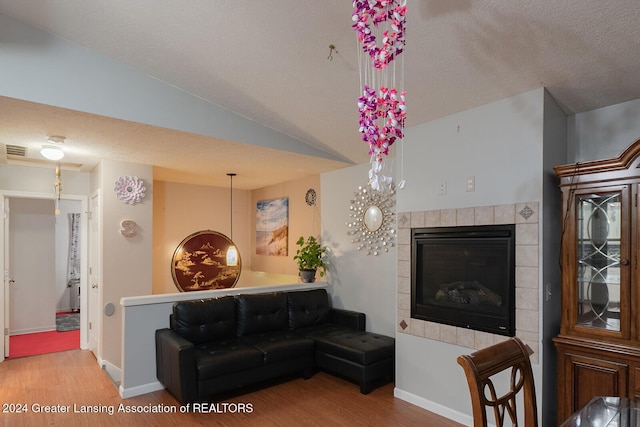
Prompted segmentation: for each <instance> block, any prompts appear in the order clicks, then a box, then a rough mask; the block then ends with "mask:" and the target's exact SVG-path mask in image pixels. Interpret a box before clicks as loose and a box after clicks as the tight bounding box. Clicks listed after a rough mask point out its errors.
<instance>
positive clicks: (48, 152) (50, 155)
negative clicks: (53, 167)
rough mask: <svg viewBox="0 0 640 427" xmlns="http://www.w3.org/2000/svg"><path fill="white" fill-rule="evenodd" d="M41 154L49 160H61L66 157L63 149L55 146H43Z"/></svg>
mask: <svg viewBox="0 0 640 427" xmlns="http://www.w3.org/2000/svg"><path fill="white" fill-rule="evenodd" d="M40 154H42V156H43V157H44V158H46V159H49V160H60V159H62V158H63V157H64V151H62V148H60V147H56V146H54V145H43V146H42V149H41V150H40Z"/></svg>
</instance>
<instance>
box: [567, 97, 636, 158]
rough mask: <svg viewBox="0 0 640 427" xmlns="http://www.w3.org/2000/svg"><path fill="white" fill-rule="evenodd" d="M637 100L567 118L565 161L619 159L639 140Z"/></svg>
mask: <svg viewBox="0 0 640 427" xmlns="http://www.w3.org/2000/svg"><path fill="white" fill-rule="evenodd" d="M638 118H640V99H636V100H633V101H628V102H623V103H621V104H616V105H611V106H608V107H604V108H599V109H597V110H593V111H588V112H585V113H580V114H576V115H575V116H571V117H569V121H568V122H569V127H568V141H569V153H568V159H569V161H568V162H586V161H589V160H600V159H609V158H614V157H618V156H619V155H620V153H622V151H624V150H625V149H626V148H627V147H628V146H629V145H631V144H632V143H633V142H635V141H636V140H638V138H640V120H638Z"/></svg>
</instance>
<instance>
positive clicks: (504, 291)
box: [411, 224, 515, 336]
mask: <svg viewBox="0 0 640 427" xmlns="http://www.w3.org/2000/svg"><path fill="white" fill-rule="evenodd" d="M411 317H412V318H415V319H421V320H426V321H430V322H437V323H442V324H446V325H453V326H458V327H463V328H469V329H473V330H477V331H484V332H489V333H494V334H499V335H506V336H514V335H515V226H514V225H511V224H509V225H484V226H462V227H434V228H412V229H411Z"/></svg>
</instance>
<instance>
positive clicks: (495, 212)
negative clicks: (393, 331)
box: [397, 202, 539, 363]
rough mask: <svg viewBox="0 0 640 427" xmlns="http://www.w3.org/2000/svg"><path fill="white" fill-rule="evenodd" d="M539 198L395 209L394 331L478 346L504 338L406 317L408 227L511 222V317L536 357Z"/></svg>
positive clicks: (408, 305) (408, 307) (536, 358)
mask: <svg viewBox="0 0 640 427" xmlns="http://www.w3.org/2000/svg"><path fill="white" fill-rule="evenodd" d="M538 206H539V204H538V202H528V203H517V204H507V205H495V206H478V207H468V208H459V209H443V210H433V211H414V212H399V213H398V215H397V220H398V256H397V263H398V264H397V275H398V277H397V284H398V286H397V289H398V295H397V301H398V310H397V313H398V319H397V332H398V333H402V334H409V335H413V336H416V337H423V338H426V339H430V340H435V341H441V342H446V343H449V344H455V345H458V346H462V347H467V348H471V349H481V348H484V347H487V346H489V345H492V344H494V343H497V342H500V341H503V340H505V339H507V337H506V336H504V335H499V334H493V333H489V332H482V331H477V330H472V329H468V328H465V327H459V326H452V325H447V324H441V323H436V322H432V321H425V320H420V319H415V318H412V317H411V271H412V268H411V230H412V229H416V228H423V227H463V226H481V225H507V224H513V225H515V230H516V232H515V236H516V242H515V321H516V327H515V330H516V336H518V337H519V338H520V339H522V340H523V341H524V342H525V343H526V344H527V345H529V346H530V347H531V348H532V349H533V351H534V353H533V355H532V356H531V361H532V363H539V356H538V354H539V351H538V350H539V344H538V343H539V330H538V325H539V278H538V274H539V273H538V272H539V255H538V254H539V238H538V236H539V229H538V227H539V221H538Z"/></svg>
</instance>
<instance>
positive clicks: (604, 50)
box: [0, 0, 640, 188]
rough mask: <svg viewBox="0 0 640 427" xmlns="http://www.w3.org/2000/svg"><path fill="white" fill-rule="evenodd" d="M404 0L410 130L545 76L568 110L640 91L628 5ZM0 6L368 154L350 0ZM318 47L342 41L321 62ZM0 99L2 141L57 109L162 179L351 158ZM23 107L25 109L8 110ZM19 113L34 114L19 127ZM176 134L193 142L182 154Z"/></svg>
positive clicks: (261, 115) (272, 174)
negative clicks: (214, 141)
mask: <svg viewBox="0 0 640 427" xmlns="http://www.w3.org/2000/svg"><path fill="white" fill-rule="evenodd" d="M407 7H408V12H407V47H406V50H405V53H404V55H403V59H404V88H405V90H406V91H407V115H408V116H407V126H413V125H417V124H420V123H424V122H427V121H430V120H434V119H437V118H440V117H443V116H447V115H450V114H453V113H456V112H459V111H463V110H466V109H469V108H473V107H476V106H479V105H483V104H486V103H489V102H493V101H496V100H499V99H503V98H506V97H509V96H512V95H515V94H518V93H522V92H526V91H529V90H532V89H535V88H539V87H541V86H544V87H546V88H547V89H548V90H549V92H550V93H551V95H552V96H553V97H554V98H555V99H556V101H557V102H558V104H559V105H560V106H561V107H562V108H563V109H564V110H565V112H566V113H567V114H569V115H570V114H575V113H579V112H583V111H588V110H592V109H596V108H600V107H603V106H607V105H612V104H616V103H620V102H624V101H628V100H632V99H637V98H640V79H638V75H639V72H640V55H638V54H637V53H638V52H639V51H640V25H638V22H640V2H639V1H638V0H617V1H613V2H611V1H607V2H604V1H602V0H563V1H557V0H520V1H517V0H512V1H503V0H474V1H471V0H413V1H412V0H408V1H407ZM0 13H4V14H6V15H8V16H10V17H13V18H15V19H17V20H20V21H22V22H24V23H26V24H29V25H31V26H34V27H36V28H39V29H42V30H44V31H47V32H49V33H52V34H55V35H57V36H59V37H61V38H63V39H66V40H68V41H71V42H73V43H75V44H78V45H81V46H84V47H86V48H89V49H91V50H93V51H95V52H97V53H99V54H101V55H104V56H106V57H109V58H111V59H112V60H114V61H117V62H119V63H122V64H125V65H127V66H129V67H132V68H134V69H137V70H139V71H141V72H143V73H145V74H148V75H150V76H152V77H154V78H156V79H159V80H161V81H164V82H166V83H168V84H170V85H172V86H175V87H178V88H181V89H184V90H185V91H187V92H189V93H192V94H194V95H196V96H198V97H200V98H203V99H205V100H208V101H210V102H212V103H215V104H218V105H221V106H223V107H225V108H227V109H229V110H231V111H234V112H236V113H238V114H240V115H242V116H245V117H247V118H250V119H252V120H254V121H256V122H258V123H262V124H263V125H265V126H267V127H269V128H272V129H275V130H277V131H279V132H281V133H283V134H286V135H288V136H291V137H293V138H295V139H297V140H299V141H301V144H302V143H306V144H309V145H313V146H316V147H319V148H320V149H322V150H325V151H328V152H330V153H335V154H338V155H339V156H341V157H342V158H345V159H348V160H349V161H350V162H353V163H364V162H367V161H368V155H367V147H366V146H365V144H364V143H363V142H361V141H360V138H359V134H358V132H357V128H358V124H357V123H358V117H357V106H356V99H357V97H358V94H359V74H358V69H357V68H358V67H357V46H356V37H355V33H354V32H353V30H352V29H351V23H352V21H351V13H352V4H351V2H350V1H348V0H322V1H318V0H295V1H294V0H289V1H285V0H271V1H260V2H259V1H237V0H208V1H204V0H200V1H195V0H182V1H170V0H145V1H143V0H136V1H130V0H109V1H107V0H99V1H85V0H58V1H54V0H29V1H15V0H0ZM330 44H333V45H335V47H336V48H337V51H338V53H335V52H334V53H333V55H332V57H333V59H329V58H328V56H329V47H328V46H329V45H330ZM0 61H1V58H0ZM0 95H2V94H0ZM0 101H2V102H0V117H1V118H0V124H1V125H2V129H1V130H0V138H2V139H1V140H0V142H2V143H4V144H17V145H21V139H20V138H24V137H26V136H27V135H25V134H26V133H27V130H28V129H31V130H32V133H36V132H44V133H45V134H52V133H54V132H53V131H52V130H50V129H49V128H47V127H46V126H45V124H46V123H47V122H50V123H51V126H53V123H55V120H64V122H65V123H67V124H73V128H74V129H71V125H69V126H68V127H69V129H67V130H62V131H61V132H63V131H64V132H68V133H67V134H72V133H73V132H74V130H76V131H77V132H78V135H79V138H74V141H91V143H90V144H89V143H86V145H87V147H86V149H87V154H89V155H90V156H91V157H92V158H93V161H95V159H97V158H102V157H108V158H115V159H123V160H125V159H132V158H133V159H136V160H138V159H145V161H144V162H145V163H151V164H154V165H156V166H158V168H157V173H156V176H157V177H159V178H161V179H167V180H176V181H182V182H202V183H211V184H212V185H223V186H224V185H225V182H226V180H227V177H226V175H224V173H226V172H227V171H228V169H230V168H233V169H234V171H235V172H237V173H238V174H239V176H238V180H237V181H238V183H239V186H240V187H241V188H256V187H258V186H261V185H262V184H264V185H268V184H271V183H274V182H278V181H282V180H287V179H296V178H298V177H300V176H302V175H304V174H305V173H319V172H323V171H327V170H332V169H335V168H339V167H344V166H346V165H348V164H349V162H339V161H330V160H324V159H315V158H310V157H307V156H302V155H299V154H292V153H283V152H281V151H275V150H270V149H268V148H262V147H256V146H253V145H251V144H239V143H234V142H232V141H220V144H219V147H223V148H219V150H222V153H223V154H224V155H222V156H221V155H220V153H219V152H218V154H217V156H216V155H214V154H213V153H208V152H207V151H206V149H204V148H202V149H200V148H199V147H201V146H202V144H203V140H205V139H210V138H209V137H202V136H198V135H193V134H185V133H181V132H177V131H175V134H174V136H175V139H174V140H173V141H174V142H175V143H174V144H165V145H160V146H156V145H153V144H155V143H154V141H157V139H156V138H155V137H154V135H157V132H158V131H159V130H158V128H153V127H151V126H147V125H139V124H135V123H129V122H123V121H121V120H114V119H106V118H102V117H95V116H91V115H88V114H82V113H77V112H71V111H66V110H57V111H52V110H49V109H47V107H46V106H40V105H33V104H29V103H25V102H18V101H15V100H9V99H2V100H0ZM31 108H33V109H34V112H33V113H30V114H22V116H23V118H22V119H21V118H19V117H17V116H12V117H11V120H7V119H5V117H7V116H6V115H7V114H13V113H12V112H11V111H20V112H22V113H26V110H29V109H31ZM47 115H50V116H51V119H50V120H48V119H46V117H47ZM29 117H31V118H38V119H39V120H40V122H39V124H38V125H37V126H36V125H31V126H30V125H29V123H28V120H29ZM8 123H15V124H8ZM21 123H22V126H20V124H21ZM58 123H59V121H58ZM12 127H13V129H12ZM105 131H108V132H110V133H111V134H114V133H115V134H117V135H120V136H122V140H126V141H128V143H127V147H122V146H118V144H115V143H113V142H112V141H104V138H101V137H100V135H104V133H103V132H105ZM166 131H167V130H166V129H163V132H166ZM92 134H93V135H92ZM40 135H42V133H40ZM30 137H35V135H31V136H30ZM178 142H179V143H178ZM69 143H71V141H69ZM74 143H75V142H74ZM77 143H78V144H82V142H77ZM406 143H420V141H408V140H407V141H406ZM183 144H187V145H186V146H189V147H192V150H182V149H179V148H180V147H182V146H184V145H183ZM178 150H179V151H178ZM202 150H205V151H202ZM209 154H211V155H212V157H207V156H208V155H209ZM217 157H220V158H219V159H218V158H217ZM204 158H206V159H207V163H206V165H207V167H203V166H202V164H203V163H202V162H203V159H204ZM90 162H91V161H90V160H86V159H78V163H80V164H87V165H88V164H90ZM303 166H304V167H303ZM307 166H311V169H310V170H309V171H307V172H305V167H307ZM190 170H191V171H193V170H198V171H201V172H200V173H197V174H196V173H192V172H187V171H190ZM218 174H221V176H217V175H218ZM214 175H215V176H214ZM243 175H244V176H245V178H244V179H246V181H245V182H243V179H241V178H242V176H243ZM265 177H268V179H265ZM235 182H236V181H234V184H235Z"/></svg>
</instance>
